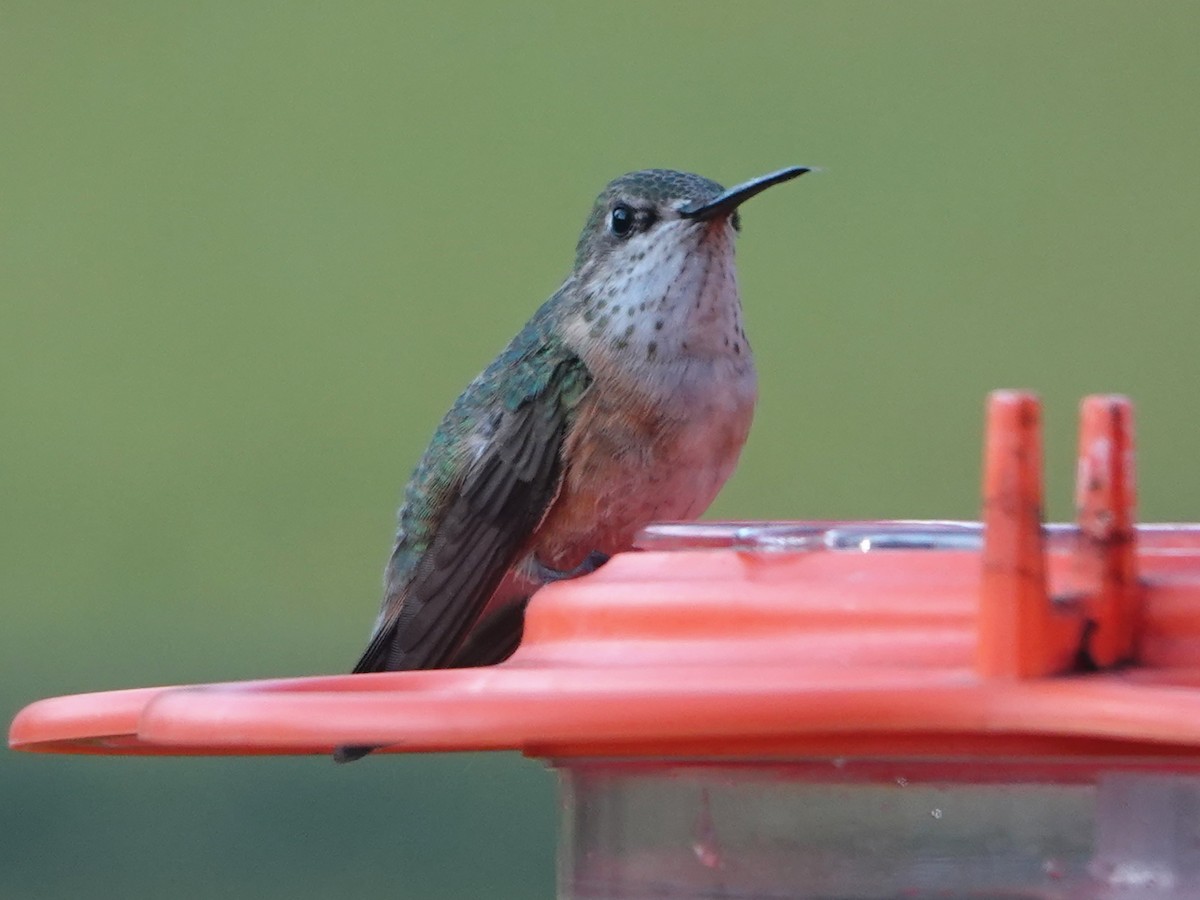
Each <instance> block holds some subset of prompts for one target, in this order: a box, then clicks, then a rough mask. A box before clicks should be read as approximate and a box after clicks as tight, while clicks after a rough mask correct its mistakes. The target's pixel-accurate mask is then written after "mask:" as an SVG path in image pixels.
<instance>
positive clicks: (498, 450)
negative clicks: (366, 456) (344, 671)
mask: <svg viewBox="0 0 1200 900" xmlns="http://www.w3.org/2000/svg"><path fill="white" fill-rule="evenodd" d="M547 374H549V376H550V377H547V378H544V379H541V383H540V385H539V387H540V389H539V390H537V391H536V392H534V393H530V394H526V395H525V396H523V397H521V398H520V399H519V400H517V401H516V402H515V403H514V404H513V405H512V408H506V409H505V411H504V413H503V415H502V417H501V420H500V422H499V423H498V425H497V427H496V429H495V431H494V433H493V435H492V437H491V439H490V441H489V444H488V446H487V448H486V449H485V450H484V452H483V453H482V454H481V455H480V457H479V458H478V460H476V462H475V463H474V464H473V465H472V466H471V467H470V468H469V469H468V471H467V473H466V475H465V476H464V478H463V479H462V481H461V484H460V485H459V486H458V488H457V490H456V491H454V492H453V496H452V498H451V499H450V500H449V502H448V505H447V506H446V508H445V512H444V514H443V515H442V517H441V519H440V522H439V524H438V526H437V529H436V531H435V533H434V535H433V537H432V539H431V541H430V543H429V547H428V549H427V550H426V552H425V553H424V554H423V555H422V558H421V560H420V561H419V562H418V563H417V565H416V566H415V567H414V571H413V573H412V576H411V578H409V579H408V580H407V581H406V583H405V585H404V586H403V596H402V597H401V598H396V599H399V602H398V603H396V604H394V607H395V611H394V612H393V613H392V615H391V616H390V617H386V618H385V619H384V621H383V623H382V624H381V625H380V627H379V628H378V630H377V631H376V633H375V635H374V636H373V638H372V640H371V643H370V645H369V646H368V647H367V650H366V652H365V653H364V654H363V656H362V659H361V660H360V661H359V663H358V665H357V666H356V667H355V669H354V671H355V672H371V671H380V670H398V669H429V668H442V667H446V666H450V665H452V664H453V662H454V656H455V651H456V648H457V647H458V646H459V645H460V644H461V643H462V641H463V639H464V638H465V637H466V635H467V633H468V631H470V629H471V627H472V626H473V625H474V624H475V623H476V621H477V620H478V618H479V616H480V614H481V613H482V611H483V609H484V607H485V606H486V604H487V601H488V599H489V598H490V597H491V595H492V594H493V593H494V592H495V590H496V588H497V587H498V586H499V584H500V582H501V581H502V580H503V578H504V575H505V573H506V572H507V571H508V570H509V568H510V567H511V566H512V565H513V564H514V563H515V562H517V558H518V556H519V554H520V553H521V551H522V548H523V547H524V546H525V544H526V543H527V542H528V540H529V538H530V536H531V535H532V534H533V531H534V530H535V529H536V528H537V526H538V524H539V523H540V522H541V520H542V518H543V517H544V516H545V514H546V511H547V510H548V509H549V507H550V504H551V503H553V501H554V498H555V496H556V495H557V493H558V489H559V484H560V482H561V479H562V467H563V466H562V446H563V441H564V439H565V437H566V434H567V430H568V428H569V426H570V422H571V420H572V413H573V412H574V408H575V404H576V402H577V400H578V397H579V396H580V395H581V392H580V386H581V384H582V386H583V388H584V389H586V383H587V381H590V379H589V378H588V376H587V371H586V369H585V368H584V367H583V364H582V363H581V362H580V361H579V360H578V359H577V358H575V357H573V356H571V357H569V358H567V359H564V360H561V361H560V362H559V364H558V366H557V367H554V368H553V369H552V370H551V372H550V373H547ZM564 385H566V386H567V388H568V389H567V390H564V389H563V386H564ZM392 599H393V598H389V600H392Z"/></svg>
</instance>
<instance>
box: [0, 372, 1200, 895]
mask: <svg viewBox="0 0 1200 900" xmlns="http://www.w3.org/2000/svg"><path fill="white" fill-rule="evenodd" d="M983 494H984V502H983V522H982V523H974V522H816V523H794V522H775V523H769V522H768V523H761V522H760V523H724V524H720V523H714V524H683V525H660V526H655V527H652V528H650V529H647V531H646V532H645V533H644V534H643V535H642V537H641V539H640V550H641V552H637V553H628V554H623V555H621V556H618V557H617V558H615V559H613V560H612V561H611V562H610V563H609V564H608V565H606V566H604V567H603V568H602V569H600V570H599V571H598V572H596V573H595V574H593V575H590V576H588V577H586V578H581V579H577V580H573V581H568V582H562V583H559V584H555V585H552V586H550V587H547V588H546V589H544V590H543V591H541V592H539V593H538V595H537V597H536V598H535V599H534V601H533V602H532V603H531V604H530V607H529V612H528V617H527V624H526V634H525V639H524V641H523V643H522V645H521V647H520V649H519V650H518V651H517V653H516V654H515V655H514V656H513V657H512V658H511V659H510V660H508V661H507V662H505V663H503V664H501V665H498V666H493V667H490V668H483V669H460V670H442V671H425V672H404V673H383V674H377V675H358V676H333V677H314V678H298V679H282V680H275V681H258V682H241V683H235V684H212V685H195V686H185V687H167V688H148V689H142V690H133V691H116V692H110V693H100V694H86V695H81V696H75V697H60V698H56V699H52V700H44V701H41V702H39V703H35V704H33V705H31V706H29V707H27V708H26V709H25V710H23V711H22V712H21V713H20V714H19V715H18V716H17V718H16V720H15V721H14V722H13V724H12V729H11V732H10V736H9V741H10V745H11V746H12V747H14V748H17V749H21V750H32V751H45V752H63V753H113V754H116V753H144V754H150V753H154V754H222V753H224V754H232V753H328V752H329V751H330V750H332V748H333V747H335V746H337V745H342V744H370V745H376V744H379V745H387V746H388V750H390V751H392V752H416V751H439V750H488V749H506V750H509V749H517V750H521V751H523V752H524V753H526V754H529V755H531V756H536V757H541V758H544V759H547V760H550V761H551V762H552V764H553V765H555V766H556V767H557V768H558V769H559V771H560V773H561V777H562V782H563V791H564V797H565V803H564V813H563V815H564V823H563V838H562V847H561V851H560V858H561V861H562V863H561V872H560V895H561V896H563V897H578V898H599V897H610V898H618V897H638V898H641V897H664V898H667V897H670V898H683V897H756V898H757V897H788V898H812V900H816V898H835V897H836V898H846V900H852V898H861V900H868V898H871V900H875V898H934V897H941V898H966V897H975V898H992V900H997V898H1016V897H1028V898H1044V900H1083V898H1089V900H1090V898H1114V900H1115V898H1122V900H1132V898H1143V897H1144V898H1151V897H1153V898H1157V900H1166V898H1197V897H1200V837H1198V835H1200V824H1198V823H1200V756H1198V754H1197V749H1198V748H1200V526H1196V525H1136V524H1135V522H1136V519H1135V515H1134V504H1135V484H1134V452H1133V425H1132V410H1131V406H1130V404H1129V402H1128V401H1127V400H1126V399H1124V398H1121V397H1111V396H1103V397H1090V398H1087V399H1086V400H1085V401H1084V404H1083V409H1082V427H1081V434H1080V444H1079V456H1078V478H1077V488H1076V503H1077V507H1078V514H1077V521H1076V522H1075V523H1074V524H1062V525H1044V524H1043V523H1042V521H1041V509H1042V500H1043V497H1042V483H1041V428H1040V407H1039V403H1038V401H1037V399H1036V397H1034V396H1033V395H1031V394H1028V393H1020V392H1010V391H1002V392H997V393H995V394H993V395H992V397H991V399H990V403H989V408H988V432H987V442H986V450H985V462H984V484H983Z"/></svg>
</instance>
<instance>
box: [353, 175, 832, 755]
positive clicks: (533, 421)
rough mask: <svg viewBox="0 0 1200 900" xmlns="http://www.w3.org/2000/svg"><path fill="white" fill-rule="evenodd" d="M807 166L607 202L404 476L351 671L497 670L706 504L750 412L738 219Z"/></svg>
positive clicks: (657, 184) (632, 191)
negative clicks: (529, 627) (562, 273)
mask: <svg viewBox="0 0 1200 900" xmlns="http://www.w3.org/2000/svg"><path fill="white" fill-rule="evenodd" d="M808 171H810V170H809V169H808V168H806V167H802V166H793V167H790V168H785V169H781V170H779V171H777V172H773V173H771V174H769V175H764V176H762V177H760V178H755V179H753V180H751V181H747V182H745V183H743V184H739V185H737V186H736V187H733V188H730V189H728V190H726V189H725V188H723V187H722V186H721V185H719V184H717V183H716V182H715V181H710V180H709V179H707V178H703V177H701V176H699V175H692V174H689V173H685V172H676V171H673V170H669V169H647V170H643V171H639V172H631V173H629V174H627V175H622V176H621V177H620V178H617V179H615V180H614V181H612V182H610V183H609V184H608V185H607V186H606V187H605V188H604V190H603V191H602V192H601V193H600V195H599V196H598V197H597V198H596V201H595V203H594V204H593V206H592V210H591V214H590V215H589V216H588V219H587V222H586V224H585V225H584V227H583V232H582V233H581V234H580V237H579V242H578V244H577V246H576V251H575V264H574V266H573V268H572V271H571V274H570V275H569V276H567V279H566V281H564V282H563V284H562V286H561V287H560V288H559V289H558V290H557V291H555V293H554V294H553V296H551V297H550V299H549V300H547V301H546V302H545V303H544V304H543V305H542V306H541V308H540V309H538V311H537V312H536V313H534V315H533V317H532V318H531V319H530V320H529V321H528V323H526V325H525V327H524V328H522V329H521V331H520V333H518V334H517V336H516V337H515V338H513V340H512V341H511V342H510V343H509V345H508V346H507V347H506V348H505V349H504V350H503V352H501V354H500V355H499V356H498V357H496V359H495V360H494V361H493V362H492V363H491V365H489V366H488V367H487V368H486V369H484V371H483V372H482V373H481V374H480V375H479V376H478V377H477V378H476V379H475V380H474V381H472V382H471V383H470V385H468V387H467V389H466V390H465V391H463V393H462V395H461V396H459V398H458V400H457V401H455V403H454V405H453V406H452V407H451V409H450V411H449V412H448V413H447V414H446V416H445V417H444V418H443V419H442V421H441V424H440V425H439V426H438V428H437V431H436V432H435V434H434V436H433V439H432V440H431V441H430V443H429V446H428V448H427V449H426V451H425V453H424V455H423V456H422V457H421V460H420V462H419V463H418V465H417V468H416V471H415V472H414V473H413V475H412V477H411V479H410V480H409V482H408V485H407V487H406V488H405V492H404V501H403V504H402V506H401V507H400V511H399V513H398V520H399V522H398V528H397V532H396V539H395V544H394V546H393V549H392V553H391V557H390V558H389V560H388V563H387V566H386V568H385V572H384V597H383V602H382V605H381V608H380V611H379V615H378V617H377V618H376V620H375V625H374V628H373V630H372V633H371V638H370V641H369V643H368V645H367V648H366V650H365V651H364V652H363V654H362V657H361V658H360V659H359V661H358V664H357V665H356V666H355V667H354V672H356V673H358V672H380V671H393V670H410V669H437V668H464V667H472V666H484V665H491V664H494V663H497V662H501V661H503V660H504V659H506V658H507V657H508V656H510V655H511V654H512V653H513V651H514V650H515V649H516V647H517V644H518V643H519V642H520V639H521V633H522V630H523V627H524V612H525V605H526V603H527V602H528V599H529V596H530V595H531V594H532V593H533V591H535V590H536V589H537V588H538V587H541V586H542V585H545V584H548V583H550V582H553V581H558V580H561V579H564V578H573V577H577V576H580V575H584V574H587V573H589V572H591V571H593V570H594V569H595V568H596V567H597V566H599V565H601V564H603V563H604V562H605V561H607V559H608V558H609V557H610V556H611V555H613V554H614V553H618V552H620V551H622V550H627V549H629V548H630V547H631V546H632V543H633V538H634V535H635V534H636V533H637V532H638V531H639V530H640V529H642V528H643V527H644V526H646V525H647V524H649V523H650V522H654V521H664V520H690V519H695V518H698V517H699V516H700V515H701V514H702V513H703V512H704V511H705V510H706V509H707V508H708V506H709V504H710V503H712V501H713V499H714V498H715V497H716V495H717V492H718V491H719V490H720V489H721V486H722V485H723V484H724V483H725V481H726V479H727V478H729V476H730V474H731V473H732V472H733V469H734V466H735V465H736V464H737V460H738V456H739V454H740V453H741V450H742V446H743V445H744V444H745V442H746V437H747V435H748V434H749V431H750V422H751V418H752V417H753V414H754V404H755V400H756V397H757V376H756V374H755V368H754V357H753V354H752V353H751V350H750V343H749V341H748V340H747V338H746V332H745V329H744V328H743V326H742V308H741V300H740V296H739V292H738V284H737V276H736V273H735V269H734V238H735V236H736V234H737V232H738V231H739V230H740V227H741V223H740V217H739V214H738V208H739V207H740V206H741V204H742V203H744V202H745V201H746V200H748V199H750V198H751V197H753V196H754V195H756V194H758V193H760V192H762V191H764V190H766V189H767V188H769V187H771V186H772V185H776V184H780V183H781V182H785V181H789V180H791V179H793V178H796V177H798V176H800V175H803V174H804V173H805V172H808ZM373 749H376V748H374V747H365V746H364V747H341V748H339V749H338V750H337V751H336V753H335V759H337V760H338V761H339V762H348V761H350V760H354V759H358V758H360V757H362V756H364V755H366V754H367V753H369V752H370V751H371V750H373Z"/></svg>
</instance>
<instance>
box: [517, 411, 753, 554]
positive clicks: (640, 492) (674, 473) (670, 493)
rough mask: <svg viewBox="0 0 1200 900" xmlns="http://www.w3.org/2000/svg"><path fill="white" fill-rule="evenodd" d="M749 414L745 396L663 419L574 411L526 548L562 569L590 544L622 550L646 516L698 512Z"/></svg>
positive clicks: (720, 479) (721, 477) (737, 447)
mask: <svg viewBox="0 0 1200 900" xmlns="http://www.w3.org/2000/svg"><path fill="white" fill-rule="evenodd" d="M752 415H753V398H752V397H751V398H750V399H749V401H748V402H744V403H737V404H735V405H733V406H732V407H731V406H730V405H729V404H724V405H720V404H714V405H712V406H709V407H705V408H700V409H696V410H693V411H692V415H690V416H688V417H680V416H678V415H676V417H674V418H673V419H670V420H664V419H662V418H659V419H655V420H651V419H649V418H647V417H642V418H638V419H633V418H630V417H629V416H627V415H625V414H624V413H623V411H620V410H613V409H609V408H606V407H605V405H604V404H602V403H595V404H592V405H591V406H590V407H589V408H587V409H584V410H581V415H580V417H579V419H578V420H577V427H576V428H575V429H574V430H573V431H572V434H571V435H570V436H569V438H568V441H567V444H566V450H567V471H566V473H565V478H564V482H563V487H562V490H561V491H560V493H559V496H558V498H557V500H556V501H555V503H554V505H553V506H552V507H551V510H550V513H549V514H548V515H547V517H546V520H545V521H544V522H543V523H542V525H541V527H540V528H539V529H538V531H537V534H536V535H535V539H534V543H533V550H534V552H535V553H536V554H537V556H538V558H539V559H540V560H541V561H542V562H543V563H545V564H546V565H549V566H553V567H555V568H570V567H571V566H574V565H575V564H577V563H578V562H579V561H580V560H582V559H583V558H584V557H585V556H586V555H587V554H588V553H590V552H591V551H593V550H600V551H601V552H604V553H607V554H610V555H611V554H613V553H617V552H620V551H622V550H626V549H628V548H629V546H630V544H631V542H632V540H633V537H634V535H635V534H636V533H637V532H638V531H639V530H640V529H641V528H643V527H644V526H646V525H647V524H649V523H650V522H656V521H663V520H671V519H694V518H697V517H698V516H700V515H702V514H703V513H704V511H705V510H706V509H708V507H709V505H710V504H711V503H712V501H713V499H714V498H715V497H716V496H717V492H718V491H720V489H721V486H722V485H723V484H724V483H725V481H726V479H728V477H729V476H730V474H732V472H733V469H734V466H735V465H736V464H737V459H738V455H739V454H740V453H741V450H742V446H743V444H744V443H745V441H746V436H747V434H748V433H749V430H750V420H751V417H752Z"/></svg>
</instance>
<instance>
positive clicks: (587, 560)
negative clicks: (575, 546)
mask: <svg viewBox="0 0 1200 900" xmlns="http://www.w3.org/2000/svg"><path fill="white" fill-rule="evenodd" d="M608 560H609V556H608V554H607V553H601V552H600V551H599V550H593V551H592V552H591V553H589V554H588V555H587V556H585V557H584V558H583V562H581V563H580V564H579V565H577V566H575V568H573V569H552V568H550V567H549V566H547V565H545V564H544V563H542V561H541V560H539V559H538V558H537V557H536V556H533V557H530V560H529V572H530V574H531V575H532V576H533V577H534V578H535V579H536V580H537V581H539V582H540V583H542V584H551V583H552V582H555V581H565V580H566V579H568V578H578V577H579V576H580V575H590V574H592V573H593V572H595V571H596V570H597V569H598V568H600V567H601V566H602V565H604V564H605V563H606V562H608Z"/></svg>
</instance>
